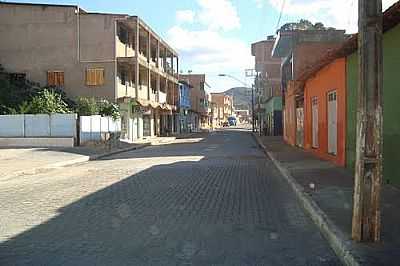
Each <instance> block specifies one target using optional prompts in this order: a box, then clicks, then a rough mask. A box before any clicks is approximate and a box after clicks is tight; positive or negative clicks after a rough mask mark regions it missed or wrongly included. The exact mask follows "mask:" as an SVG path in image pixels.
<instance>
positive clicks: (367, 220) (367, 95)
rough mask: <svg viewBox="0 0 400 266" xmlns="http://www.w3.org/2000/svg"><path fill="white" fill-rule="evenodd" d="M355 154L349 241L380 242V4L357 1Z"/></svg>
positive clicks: (381, 70)
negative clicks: (350, 238)
mask: <svg viewBox="0 0 400 266" xmlns="http://www.w3.org/2000/svg"><path fill="white" fill-rule="evenodd" d="M358 3H359V11H358V12H359V38H358V55H359V86H358V92H357V96H358V106H357V132H356V133H357V154H356V171H355V184H354V198H353V202H354V206H353V225H352V237H353V239H354V240H356V241H374V242H376V241H379V240H380V224H381V213H380V192H381V184H382V175H383V173H382V169H383V168H382V161H383V157H382V151H383V101H382V98H383V89H382V88H383V79H382V76H383V64H382V61H383V59H382V30H383V29H382V0H359V1H358Z"/></svg>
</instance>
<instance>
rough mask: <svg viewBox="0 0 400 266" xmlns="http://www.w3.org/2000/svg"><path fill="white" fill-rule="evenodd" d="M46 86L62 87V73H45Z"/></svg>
mask: <svg viewBox="0 0 400 266" xmlns="http://www.w3.org/2000/svg"><path fill="white" fill-rule="evenodd" d="M47 85H48V86H64V72H63V71H47Z"/></svg>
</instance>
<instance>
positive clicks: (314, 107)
mask: <svg viewBox="0 0 400 266" xmlns="http://www.w3.org/2000/svg"><path fill="white" fill-rule="evenodd" d="M311 105H312V147H313V148H318V147H319V143H318V97H312V98H311Z"/></svg>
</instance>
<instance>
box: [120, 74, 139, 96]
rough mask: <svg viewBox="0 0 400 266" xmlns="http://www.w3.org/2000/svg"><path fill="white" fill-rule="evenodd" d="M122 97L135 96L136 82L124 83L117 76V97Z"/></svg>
mask: <svg viewBox="0 0 400 266" xmlns="http://www.w3.org/2000/svg"><path fill="white" fill-rule="evenodd" d="M122 97H132V98H134V97H135V87H134V84H130V83H128V82H125V84H123V83H122V82H121V80H120V79H119V78H117V98H122Z"/></svg>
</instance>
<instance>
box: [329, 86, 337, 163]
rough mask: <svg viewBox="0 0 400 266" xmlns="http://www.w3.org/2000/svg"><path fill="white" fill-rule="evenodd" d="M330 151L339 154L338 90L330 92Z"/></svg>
mask: <svg viewBox="0 0 400 266" xmlns="http://www.w3.org/2000/svg"><path fill="white" fill-rule="evenodd" d="M328 153H330V154H334V155H336V154H337V100H336V91H332V92H329V93H328Z"/></svg>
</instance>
